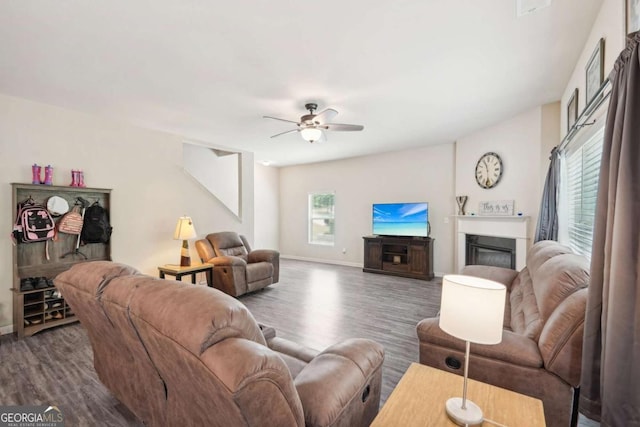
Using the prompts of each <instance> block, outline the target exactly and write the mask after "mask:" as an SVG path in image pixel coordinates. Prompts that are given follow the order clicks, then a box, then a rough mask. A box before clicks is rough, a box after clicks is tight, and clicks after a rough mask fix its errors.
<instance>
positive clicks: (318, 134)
mask: <svg viewBox="0 0 640 427" xmlns="http://www.w3.org/2000/svg"><path fill="white" fill-rule="evenodd" d="M300 135H302V138H303V139H304V140H305V141H309V142H315V141H318V140H319V139H320V138H322V131H321V130H320V129H317V128H304V129H302V130H301V131H300Z"/></svg>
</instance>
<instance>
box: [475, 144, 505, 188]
mask: <svg viewBox="0 0 640 427" xmlns="http://www.w3.org/2000/svg"><path fill="white" fill-rule="evenodd" d="M501 177H502V159H501V158H500V156H498V155H497V154H496V153H493V152H489V153H484V154H483V155H482V157H480V160H478V163H476V182H477V183H478V185H479V186H480V187H482V188H493V187H495V186H496V185H497V184H498V182H499V181H500V178H501Z"/></svg>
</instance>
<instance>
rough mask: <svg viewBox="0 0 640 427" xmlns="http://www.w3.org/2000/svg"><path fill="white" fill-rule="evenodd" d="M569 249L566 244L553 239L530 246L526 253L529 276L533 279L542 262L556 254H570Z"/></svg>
mask: <svg viewBox="0 0 640 427" xmlns="http://www.w3.org/2000/svg"><path fill="white" fill-rule="evenodd" d="M570 253H572V251H571V249H570V248H569V247H567V246H564V245H561V244H559V243H558V242H554V241H553V240H543V241H541V242H538V243H536V244H535V245H533V246H531V249H530V250H529V252H528V253H527V268H528V269H529V272H530V274H531V277H533V279H534V280H535V275H536V273H537V271H538V269H539V268H540V266H541V265H542V264H544V263H545V262H547V260H548V259H550V258H553V257H554V256H557V255H562V254H570Z"/></svg>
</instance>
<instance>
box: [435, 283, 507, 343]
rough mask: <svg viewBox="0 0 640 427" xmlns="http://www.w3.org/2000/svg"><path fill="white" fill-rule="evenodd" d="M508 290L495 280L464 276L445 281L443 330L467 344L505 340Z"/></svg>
mask: <svg viewBox="0 0 640 427" xmlns="http://www.w3.org/2000/svg"><path fill="white" fill-rule="evenodd" d="M506 292H507V290H506V287H505V286H504V285H503V284H501V283H498V282H494V281H492V280H487V279H481V278H479V277H472V276H462V275H445V276H444V277H443V279H442V300H441V305H440V328H441V329H442V330H443V331H445V332H446V333H448V334H449V335H453V336H454V337H456V338H460V339H462V340H465V341H469V342H473V343H476V344H498V343H499V342H500V341H502V326H503V321H504V304H505V297H506Z"/></svg>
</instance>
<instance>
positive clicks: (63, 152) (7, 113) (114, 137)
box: [0, 95, 254, 329]
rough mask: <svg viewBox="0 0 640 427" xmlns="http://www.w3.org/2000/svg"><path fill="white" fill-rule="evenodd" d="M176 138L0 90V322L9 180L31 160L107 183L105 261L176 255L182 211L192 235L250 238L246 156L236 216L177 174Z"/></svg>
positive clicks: (149, 261) (8, 251)
mask: <svg viewBox="0 0 640 427" xmlns="http://www.w3.org/2000/svg"><path fill="white" fill-rule="evenodd" d="M182 143H183V140H182V138H181V137H179V136H176V135H170V134H166V133H162V132H154V131H149V130H144V129H140V128H137V127H134V126H130V125H127V124H124V123H120V122H116V121H111V120H107V119H104V118H100V117H97V116H92V115H88V114H84V113H79V112H74V111H70V110H66V109H62V108H58V107H53V106H48V105H44V104H39V103H34V102H30V101H27V100H23V99H18V98H12V97H8V96H4V95H0V157H2V159H3V161H2V168H0V183H2V185H0V212H2V215H0V229H2V230H4V232H3V233H0V265H1V266H2V268H1V271H2V272H3V274H4V276H5V281H4V285H3V286H2V287H0V327H3V326H6V325H9V324H11V323H12V294H11V292H10V291H9V288H10V287H11V286H12V282H11V280H10V277H11V271H12V246H11V241H10V239H9V233H10V230H11V226H12V221H13V217H14V213H13V212H14V208H15V207H14V206H11V186H10V185H9V183H11V182H19V183H29V182H31V165H32V164H33V163H38V164H41V165H46V164H49V163H50V164H51V165H53V166H54V168H55V169H54V183H55V184H56V185H68V184H69V183H70V181H71V174H70V170H71V169H72V168H82V169H83V170H84V172H85V181H86V183H87V185H88V186H90V187H100V188H111V189H113V193H112V209H111V223H112V225H113V237H112V256H113V260H114V261H119V262H123V263H126V264H130V265H133V266H135V267H137V268H138V269H140V270H142V271H143V272H145V273H148V274H152V275H155V274H157V269H156V267H157V266H158V265H162V264H166V263H176V262H177V261H178V259H179V253H180V242H179V241H175V240H173V231H174V228H175V225H176V221H177V219H178V217H180V216H181V215H183V214H187V215H190V216H191V217H192V218H193V220H194V224H195V227H196V230H197V232H198V233H199V234H200V235H204V234H206V233H208V232H211V231H217V230H237V231H240V232H242V233H245V234H246V235H247V236H248V237H249V238H250V239H251V240H252V239H253V213H254V209H253V182H254V177H253V154H251V153H244V154H243V167H242V170H243V179H242V181H243V183H245V185H244V188H243V192H242V200H243V203H244V205H245V207H246V210H245V212H246V215H245V217H244V219H243V220H242V222H241V221H240V220H239V219H238V218H237V217H235V216H234V215H232V214H231V213H229V212H228V210H227V209H226V208H224V207H223V206H222V205H221V204H220V203H219V202H218V201H217V200H216V199H215V198H213V197H212V196H211V195H210V194H209V193H208V192H207V191H206V190H204V189H203V188H202V187H201V186H200V185H199V184H197V183H196V182H195V181H194V180H193V179H192V178H191V177H189V176H188V175H187V174H186V173H184V172H183V169H182V165H181V162H182V151H181V150H182ZM213 143H215V141H213ZM191 246H192V254H191V256H192V259H194V260H197V254H196V253H195V250H193V247H194V245H193V244H192V245H191ZM5 329H6V328H5Z"/></svg>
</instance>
